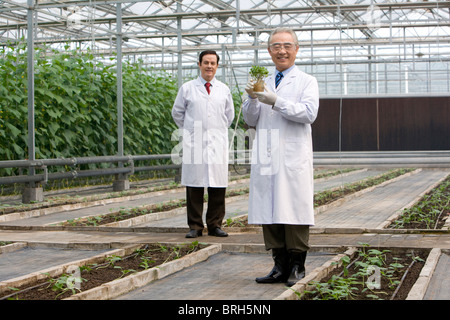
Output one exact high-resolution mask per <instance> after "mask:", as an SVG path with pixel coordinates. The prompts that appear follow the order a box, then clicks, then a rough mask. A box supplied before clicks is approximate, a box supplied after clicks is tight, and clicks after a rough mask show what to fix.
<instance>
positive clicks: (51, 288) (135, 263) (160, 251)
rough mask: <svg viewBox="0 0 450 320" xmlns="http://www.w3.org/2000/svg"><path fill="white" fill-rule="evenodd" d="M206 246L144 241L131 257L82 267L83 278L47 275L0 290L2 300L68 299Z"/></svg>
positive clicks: (111, 257)
mask: <svg viewBox="0 0 450 320" xmlns="http://www.w3.org/2000/svg"><path fill="white" fill-rule="evenodd" d="M204 247H206V245H203V244H199V243H198V242H192V243H191V244H184V245H162V244H154V243H153V244H143V245H142V246H140V248H138V249H136V250H135V251H134V252H133V253H132V254H130V255H128V256H123V257H119V256H116V255H112V256H109V257H107V258H105V261H104V262H103V263H98V264H92V265H86V266H81V267H80V269H79V270H80V277H76V278H74V277H72V278H70V276H71V275H72V274H63V275H60V276H59V277H47V278H46V279H42V280H39V281H37V282H35V283H31V284H27V285H25V286H23V287H18V288H10V289H9V290H7V291H5V292H3V293H0V299H10V300H59V299H64V298H68V297H70V296H71V295H73V294H76V293H78V292H82V291H86V290H89V289H92V288H96V287H98V286H100V285H102V284H105V283H108V282H110V281H113V280H116V279H120V278H124V277H127V276H129V275H132V274H135V273H137V272H140V271H144V270H147V269H150V268H154V267H156V266H160V265H162V264H164V263H167V262H169V261H173V260H176V259H179V258H182V257H184V256H186V255H188V254H191V253H193V252H196V251H198V250H200V249H202V248H204ZM75 279H76V280H75ZM77 283H79V287H76V286H75V284H77ZM77 288H79V289H77Z"/></svg>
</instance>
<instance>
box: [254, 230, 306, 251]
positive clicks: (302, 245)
mask: <svg viewBox="0 0 450 320" xmlns="http://www.w3.org/2000/svg"><path fill="white" fill-rule="evenodd" d="M262 228H263V236H264V244H265V247H266V249H267V250H270V249H280V248H286V250H287V251H289V252H305V251H308V250H309V248H310V247H309V226H308V225H289V224H263V225H262Z"/></svg>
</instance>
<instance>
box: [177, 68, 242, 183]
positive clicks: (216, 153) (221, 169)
mask: <svg viewBox="0 0 450 320" xmlns="http://www.w3.org/2000/svg"><path fill="white" fill-rule="evenodd" d="M203 81H204V80H203ZM211 84H212V87H211V93H210V94H209V95H208V93H207V91H206V88H205V86H204V82H202V79H201V78H200V77H198V78H197V79H195V80H191V81H189V82H187V83H185V84H183V85H182V86H181V88H180V90H179V91H178V95H177V97H176V99H175V102H174V105H173V108H172V117H173V119H174V121H175V123H176V124H177V126H178V127H179V128H180V129H181V130H180V131H181V135H182V137H183V143H182V146H183V148H182V149H183V155H182V169H181V170H182V171H181V184H182V185H185V186H190V187H227V186H228V127H229V126H230V125H231V123H232V122H233V119H234V105H233V98H232V96H231V92H230V89H229V88H228V87H227V86H226V85H225V84H224V83H222V82H221V81H219V80H217V79H216V78H214V79H213V80H212V81H211Z"/></svg>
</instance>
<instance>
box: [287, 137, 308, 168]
mask: <svg viewBox="0 0 450 320" xmlns="http://www.w3.org/2000/svg"><path fill="white" fill-rule="evenodd" d="M284 148H285V149H284V164H285V166H286V168H288V169H290V170H300V169H302V168H303V167H304V166H305V163H306V162H307V159H308V156H307V152H308V151H307V148H306V145H305V143H303V142H302V141H298V140H286V143H285V146H284Z"/></svg>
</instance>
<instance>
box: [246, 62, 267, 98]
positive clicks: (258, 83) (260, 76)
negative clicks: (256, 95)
mask: <svg viewBox="0 0 450 320" xmlns="http://www.w3.org/2000/svg"><path fill="white" fill-rule="evenodd" d="M249 74H250V77H251V79H252V80H253V81H254V82H255V84H254V86H253V91H256V92H262V91H264V79H265V78H266V77H267V76H268V75H269V71H268V70H267V69H266V67H263V66H252V67H251V68H250V72H249Z"/></svg>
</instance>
